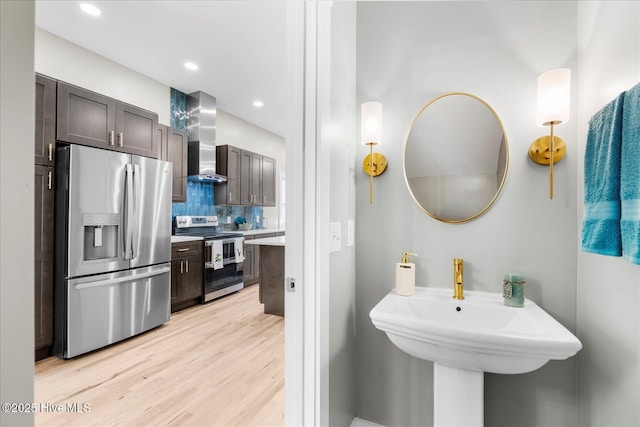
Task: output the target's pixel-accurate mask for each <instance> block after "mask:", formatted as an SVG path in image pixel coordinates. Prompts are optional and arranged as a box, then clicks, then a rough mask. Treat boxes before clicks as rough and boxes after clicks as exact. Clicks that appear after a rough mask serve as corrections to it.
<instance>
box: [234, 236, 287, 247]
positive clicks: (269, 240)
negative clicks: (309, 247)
mask: <svg viewBox="0 0 640 427" xmlns="http://www.w3.org/2000/svg"><path fill="white" fill-rule="evenodd" d="M284 239H285V237H284V236H279V237H266V238H264V239H253V240H245V241H244V244H245V245H262V246H284V242H285V240H284Z"/></svg>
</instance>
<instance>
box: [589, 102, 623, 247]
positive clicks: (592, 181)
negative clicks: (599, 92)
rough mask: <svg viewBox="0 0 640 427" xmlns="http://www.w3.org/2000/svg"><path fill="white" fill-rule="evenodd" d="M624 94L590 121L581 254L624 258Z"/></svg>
mask: <svg viewBox="0 0 640 427" xmlns="http://www.w3.org/2000/svg"><path fill="white" fill-rule="evenodd" d="M623 103H624V93H622V94H620V95H619V96H618V97H617V98H616V99H614V100H613V101H611V102H610V103H608V104H607V105H606V106H605V107H604V108H602V110H600V111H598V112H597V113H596V114H594V115H593V117H591V120H590V121H589V132H588V134H587V147H586V150H585V155H584V208H585V210H584V220H583V222H582V250H583V251H584V252H592V253H596V254H601V255H610V256H621V255H622V241H621V240H622V236H621V232H620V162H621V160H620V156H621V146H622V108H623Z"/></svg>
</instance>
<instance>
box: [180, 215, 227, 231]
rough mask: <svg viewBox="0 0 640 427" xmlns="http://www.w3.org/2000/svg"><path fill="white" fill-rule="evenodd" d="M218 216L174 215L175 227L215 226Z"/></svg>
mask: <svg viewBox="0 0 640 427" xmlns="http://www.w3.org/2000/svg"><path fill="white" fill-rule="evenodd" d="M216 226H218V217H217V216H215V215H213V216H176V227H177V228H186V227H216Z"/></svg>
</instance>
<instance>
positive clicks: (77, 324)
mask: <svg viewBox="0 0 640 427" xmlns="http://www.w3.org/2000/svg"><path fill="white" fill-rule="evenodd" d="M170 301H171V264H170V263H165V264H159V265H155V266H151V267H143V268H138V269H134V270H127V271H123V272H117V273H109V274H101V275H97V276H91V277H84V278H81V279H70V280H67V281H66V303H67V314H66V319H65V320H66V334H65V335H66V339H65V343H64V352H63V357H64V358H71V357H74V356H77V355H80V354H82V353H86V352H89V351H92V350H95V349H98V348H100V347H104V346H106V345H109V344H112V343H114V342H117V341H120V340H123V339H125V338H129V337H131V336H134V335H137V334H139V333H141V332H144V331H147V330H149V329H152V328H155V327H156V326H159V325H161V324H163V323H164V322H166V321H168V320H169V314H170Z"/></svg>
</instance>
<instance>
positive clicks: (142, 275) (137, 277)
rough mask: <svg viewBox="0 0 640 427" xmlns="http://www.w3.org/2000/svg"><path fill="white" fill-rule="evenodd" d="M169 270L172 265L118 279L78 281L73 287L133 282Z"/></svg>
mask: <svg viewBox="0 0 640 427" xmlns="http://www.w3.org/2000/svg"><path fill="white" fill-rule="evenodd" d="M169 272H171V267H163V268H161V269H159V270H153V271H147V272H146V273H140V274H134V275H131V276H124V277H118V278H117V279H103V280H96V281H94V282H85V283H78V284H75V285H73V289H76V290H80V289H88V288H96V287H99V286H107V285H113V284H116V283H122V282H133V281H135V280H140V279H146V278H148V277H153V276H159V275H161V274H165V273H169Z"/></svg>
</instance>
